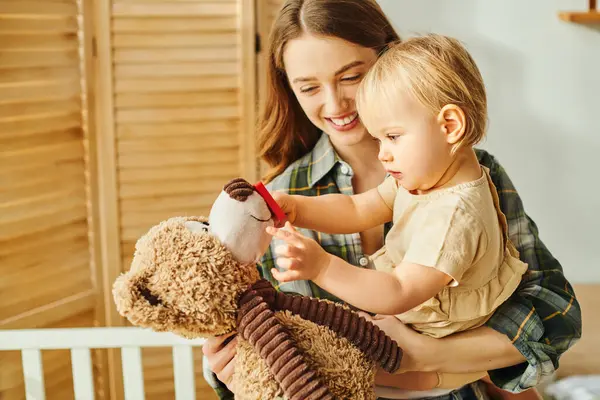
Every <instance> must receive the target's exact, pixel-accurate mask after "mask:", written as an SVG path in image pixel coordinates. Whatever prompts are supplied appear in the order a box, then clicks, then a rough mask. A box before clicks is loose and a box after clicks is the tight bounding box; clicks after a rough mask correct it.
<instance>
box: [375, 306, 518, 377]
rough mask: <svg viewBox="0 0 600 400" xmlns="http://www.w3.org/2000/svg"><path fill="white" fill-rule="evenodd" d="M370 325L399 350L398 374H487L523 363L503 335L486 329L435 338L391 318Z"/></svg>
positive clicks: (384, 317)
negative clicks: (384, 333)
mask: <svg viewBox="0 0 600 400" xmlns="http://www.w3.org/2000/svg"><path fill="white" fill-rule="evenodd" d="M372 322H373V323H374V324H375V325H377V326H379V328H380V329H382V330H383V331H385V332H386V333H387V334H388V335H389V336H390V337H391V338H392V339H394V340H395V341H396V342H397V343H398V345H399V346H400V347H401V348H402V350H403V352H404V355H403V358H402V363H401V365H400V372H411V371H424V372H430V371H437V372H446V373H454V374H462V373H471V372H478V371H489V370H491V369H496V368H502V367H506V366H510V365H515V364H518V363H521V362H523V361H524V360H525V358H524V357H523V355H522V354H521V353H520V352H519V351H518V350H517V349H516V348H515V347H514V346H513V345H512V344H511V342H510V340H508V338H507V337H506V336H505V335H502V334H500V333H498V332H496V331H494V330H493V329H490V328H488V327H480V328H476V329H472V330H469V331H465V332H460V333H456V334H453V335H450V336H446V337H444V338H441V339H435V338H432V337H429V336H426V335H422V334H419V333H417V332H415V331H414V330H412V329H410V328H409V327H407V326H406V325H404V324H403V323H402V322H400V321H399V320H398V318H396V317H393V316H375V317H374V318H373V319H372Z"/></svg>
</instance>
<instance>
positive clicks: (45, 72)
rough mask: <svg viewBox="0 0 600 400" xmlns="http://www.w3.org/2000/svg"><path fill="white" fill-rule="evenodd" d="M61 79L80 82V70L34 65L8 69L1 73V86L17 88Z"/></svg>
mask: <svg viewBox="0 0 600 400" xmlns="http://www.w3.org/2000/svg"><path fill="white" fill-rule="evenodd" d="M57 80H60V81H69V82H75V83H76V84H77V83H78V82H79V71H78V70H77V69H76V68H71V67H34V68H19V69H6V70H3V71H2V73H1V74H0V87H5V88H7V89H8V88H11V87H12V88H15V87H18V86H21V85H23V86H31V85H36V84H39V83H43V84H48V83H52V82H55V81H57Z"/></svg>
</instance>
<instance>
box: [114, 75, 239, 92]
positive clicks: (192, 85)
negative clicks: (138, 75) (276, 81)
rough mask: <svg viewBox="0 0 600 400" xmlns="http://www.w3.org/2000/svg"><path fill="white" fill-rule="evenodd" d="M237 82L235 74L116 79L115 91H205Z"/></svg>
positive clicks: (231, 85)
mask: <svg viewBox="0 0 600 400" xmlns="http://www.w3.org/2000/svg"><path fill="white" fill-rule="evenodd" d="M238 87H239V82H238V80H237V79H236V77H235V76H216V77H201V78H195V77H192V78H189V77H188V78H167V79H161V78H157V79H116V83H115V92H116V93H117V94H118V93H161V92H174V91H181V92H206V91H213V90H215V89H225V90H229V89H237V88H238Z"/></svg>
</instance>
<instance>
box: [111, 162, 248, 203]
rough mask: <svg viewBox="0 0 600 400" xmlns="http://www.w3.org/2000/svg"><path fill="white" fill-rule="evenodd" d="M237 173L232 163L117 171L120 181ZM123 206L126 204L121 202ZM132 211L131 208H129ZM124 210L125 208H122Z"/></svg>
mask: <svg viewBox="0 0 600 400" xmlns="http://www.w3.org/2000/svg"><path fill="white" fill-rule="evenodd" d="M237 173H239V168H238V167H237V166H236V165H234V164H223V165H220V166H219V167H218V168H215V166H213V165H197V166H193V167H189V166H185V167H179V166H174V167H166V168H122V169H121V171H120V172H119V179H120V181H121V183H136V182H152V181H154V180H168V179H173V178H176V179H188V180H196V179H197V180H202V179H206V178H210V177H212V178H220V179H223V180H224V182H225V179H227V177H229V176H235V175H236V174H237ZM121 206H122V207H125V206H126V204H121ZM129 211H133V210H129ZM123 212H125V210H123Z"/></svg>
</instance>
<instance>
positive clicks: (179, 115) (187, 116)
mask: <svg viewBox="0 0 600 400" xmlns="http://www.w3.org/2000/svg"><path fill="white" fill-rule="evenodd" d="M239 116H240V110H239V108H238V107H231V106H221V107H202V108H200V107H198V108H165V109H160V108H156V109H141V110H123V111H119V112H117V121H118V122H120V123H131V122H133V123H136V122H169V121H202V120H215V119H228V118H236V117H239Z"/></svg>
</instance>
